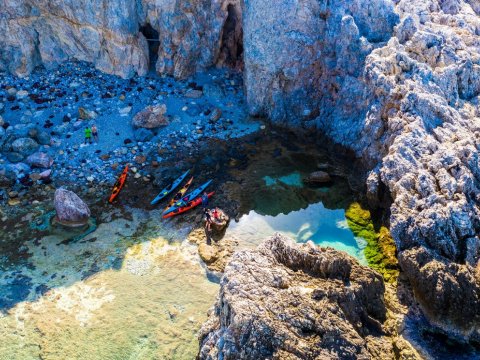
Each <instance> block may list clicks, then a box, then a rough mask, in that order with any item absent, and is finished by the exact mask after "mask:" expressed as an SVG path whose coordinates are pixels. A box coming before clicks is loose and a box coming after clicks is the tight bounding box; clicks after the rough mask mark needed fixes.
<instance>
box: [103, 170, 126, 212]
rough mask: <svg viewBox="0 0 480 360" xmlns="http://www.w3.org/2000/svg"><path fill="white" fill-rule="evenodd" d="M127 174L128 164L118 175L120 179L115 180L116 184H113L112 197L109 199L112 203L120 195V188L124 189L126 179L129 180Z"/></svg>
mask: <svg viewBox="0 0 480 360" xmlns="http://www.w3.org/2000/svg"><path fill="white" fill-rule="evenodd" d="M127 174H128V165H127V166H125V169H123V171H122V174H121V175H120V176H119V177H118V180H117V181H116V182H115V185H113V190H112V195H110V199H108V202H110V203H111V202H112V201H113V200H115V198H116V197H117V196H118V194H119V193H120V190H122V188H123V185H124V184H125V180H127Z"/></svg>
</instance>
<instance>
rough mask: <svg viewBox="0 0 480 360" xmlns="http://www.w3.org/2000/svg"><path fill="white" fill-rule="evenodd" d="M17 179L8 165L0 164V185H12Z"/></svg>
mask: <svg viewBox="0 0 480 360" xmlns="http://www.w3.org/2000/svg"><path fill="white" fill-rule="evenodd" d="M16 180H17V174H15V171H13V170H12V168H11V167H10V166H7V165H0V186H2V187H8V186H13V185H14V184H15V181H16Z"/></svg>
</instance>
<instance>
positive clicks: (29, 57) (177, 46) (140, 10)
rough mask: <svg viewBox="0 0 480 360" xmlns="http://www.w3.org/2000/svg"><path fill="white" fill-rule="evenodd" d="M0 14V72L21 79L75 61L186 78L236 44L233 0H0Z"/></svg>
mask: <svg viewBox="0 0 480 360" xmlns="http://www.w3.org/2000/svg"><path fill="white" fill-rule="evenodd" d="M0 9H2V11H1V12H0V70H2V69H3V70H8V71H10V72H12V73H15V74H17V75H19V76H25V75H28V74H29V73H30V72H31V71H32V70H33V69H34V67H35V66H37V65H40V64H43V65H45V66H47V67H54V66H55V65H57V64H58V63H59V62H62V61H65V60H68V59H77V60H84V61H88V62H91V63H93V64H95V66H96V67H97V68H98V69H100V70H102V71H104V72H107V73H113V74H117V75H120V76H122V77H132V76H134V75H135V74H138V75H145V74H146V73H147V71H148V69H149V66H150V65H152V66H153V65H154V66H155V67H156V69H157V71H159V72H161V73H166V74H170V75H174V76H176V77H185V76H187V75H191V74H192V73H194V72H195V71H197V70H201V69H204V68H205V67H208V66H212V65H213V64H215V63H216V62H221V63H225V62H227V61H228V60H229V51H230V50H232V51H233V49H234V48H235V46H236V42H235V41H234V40H233V41H232V39H238V41H240V40H241V38H240V39H239V33H240V30H241V29H239V28H238V26H237V27H236V26H235V24H236V23H237V20H238V19H237V17H238V16H239V15H238V14H240V12H239V11H238V10H236V9H238V5H236V2H235V1H226V0H213V1H210V0H196V1H187V0H177V1H151V0H143V1H132V0H116V1H107V0H81V1H70V0H69V1H43V0H42V1H32V0H21V1H16V0H1V1H0ZM240 16H241V15H240ZM238 23H239V22H238ZM232 24H233V25H232ZM224 28H225V31H224ZM159 34H161V36H160V35H159ZM144 35H145V36H144ZM146 37H147V38H146ZM151 49H155V54H152V55H153V56H150V52H151ZM235 55H236V54H234V55H232V56H235ZM150 62H154V64H150Z"/></svg>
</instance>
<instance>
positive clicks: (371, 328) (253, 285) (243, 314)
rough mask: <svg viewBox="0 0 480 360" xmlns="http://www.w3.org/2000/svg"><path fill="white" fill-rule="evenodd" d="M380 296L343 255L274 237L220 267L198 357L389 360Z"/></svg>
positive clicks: (374, 278)
mask: <svg viewBox="0 0 480 360" xmlns="http://www.w3.org/2000/svg"><path fill="white" fill-rule="evenodd" d="M347 284H348V285H347ZM384 291H385V288H384V284H383V281H382V279H381V276H380V275H379V274H377V273H375V272H374V271H373V270H371V269H369V268H367V267H364V266H360V265H359V264H358V263H357V262H356V260H354V259H353V258H351V257H349V256H348V255H346V254H345V253H342V252H339V251H336V250H333V249H324V248H318V247H315V246H314V245H312V244H310V243H307V244H303V245H299V244H296V243H294V242H293V241H292V240H290V239H287V238H285V237H282V236H280V235H275V236H273V237H272V238H270V239H268V240H266V241H265V242H264V243H263V244H262V245H261V246H259V248H258V249H257V250H248V251H241V252H237V253H236V254H235V255H234V256H233V258H232V260H231V261H230V263H229V264H228V265H227V267H226V268H225V273H224V277H223V278H222V280H221V289H220V293H219V298H218V300H217V303H216V305H215V309H214V310H213V311H212V312H211V314H210V317H209V319H208V321H207V322H206V323H205V324H204V326H203V328H202V330H201V331H200V336H199V337H200V352H199V359H220V358H223V359H225V360H228V359H267V358H272V359H287V358H289V359H314V358H315V359H319V358H322V359H339V358H342V359H371V358H376V359H385V358H393V357H394V354H393V348H392V346H391V344H390V343H389V342H388V341H384V339H382V336H381V335H380V331H381V327H382V325H381V324H382V322H383V321H384V320H385V317H386V316H385V315H386V309H385V305H384V300H383V294H384Z"/></svg>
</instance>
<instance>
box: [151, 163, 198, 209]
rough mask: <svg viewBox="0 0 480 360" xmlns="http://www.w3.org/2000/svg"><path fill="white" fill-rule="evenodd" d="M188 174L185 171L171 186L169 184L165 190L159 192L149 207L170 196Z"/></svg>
mask: <svg viewBox="0 0 480 360" xmlns="http://www.w3.org/2000/svg"><path fill="white" fill-rule="evenodd" d="M189 172H190V170H187V171H186V172H185V174H183V175H182V176H180V177H179V178H178V179H177V180H175V181H174V182H173V183H172V184H170V185H169V186H167V187H166V188H165V189H163V190H162V191H160V193H159V194H158V195H157V197H156V198H155V199H153V200H152V202H151V203H150V204H151V205H155V204H156V203H158V202H159V201H160V200H162V199H163V198H164V197H165V196H167V195H168V194H170V193H171V192H172V191H173V190H175V188H176V187H177V186H178V185H180V184H181V183H182V181H183V180H184V179H185V178H186V177H187V175H188V173H189Z"/></svg>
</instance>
